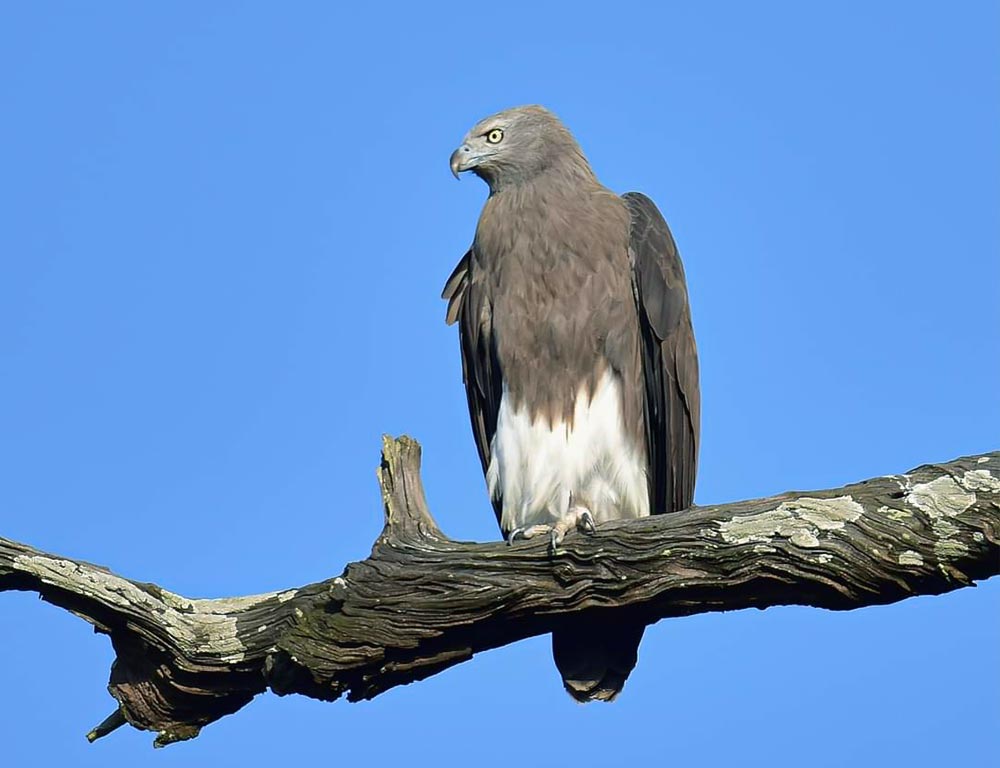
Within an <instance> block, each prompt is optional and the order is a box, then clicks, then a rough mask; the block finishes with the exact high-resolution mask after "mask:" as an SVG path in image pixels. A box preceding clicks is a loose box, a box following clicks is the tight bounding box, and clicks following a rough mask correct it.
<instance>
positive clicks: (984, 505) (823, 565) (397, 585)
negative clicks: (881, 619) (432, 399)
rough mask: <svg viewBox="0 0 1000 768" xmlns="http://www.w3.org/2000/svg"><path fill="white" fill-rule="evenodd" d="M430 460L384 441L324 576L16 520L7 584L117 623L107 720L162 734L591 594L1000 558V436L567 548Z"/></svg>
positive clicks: (365, 691) (339, 681) (629, 526)
mask: <svg viewBox="0 0 1000 768" xmlns="http://www.w3.org/2000/svg"><path fill="white" fill-rule="evenodd" d="M419 471H420V448H419V446H418V445H417V444H416V442H414V441H413V440H411V439H409V438H405V437H404V438H400V439H390V438H386V439H385V441H384V445H383V453H382V463H381V466H380V467H379V470H378V475H379V482H380V483H381V486H382V494H383V501H384V506H385V527H384V529H383V531H382V534H381V535H380V536H379V537H378V539H377V540H376V542H375V545H374V547H373V549H372V553H371V555H370V556H369V557H368V559H366V560H363V561H361V562H357V563H351V564H349V565H348V566H347V567H346V568H345V570H344V572H343V573H342V574H341V575H340V576H338V577H336V578H333V579H330V580H328V581H324V582H320V583H318V584H312V585H309V586H305V587H300V588H296V589H289V590H286V591H283V592H274V593H269V594H264V595H256V596H250V597H237V598H223V599H214V600H195V599H189V598H185V597H181V596H180V595H176V594H173V593H171V592H168V591H166V590H165V589H162V588H161V587H158V586H156V585H153V584H146V583H143V582H139V581H132V580H130V579H126V578H123V577H121V576H117V575H115V574H114V573H112V572H110V571H109V570H107V569H105V568H102V567H100V566H96V565H91V564H89V563H85V562H79V561H76V560H70V559H68V558H63V557H59V556H56V555H51V554H48V553H45V552H40V551H37V550H35V549H32V548H31V547H29V546H26V545H24V544H18V543H16V542H12V541H8V540H6V539H2V538H0V591H4V590H29V591H34V592H37V593H38V594H39V595H41V597H42V598H43V599H45V600H47V601H48V602H50V603H52V604H54V605H57V606H59V607H61V608H65V609H66V610H68V611H71V612H73V613H74V614H76V615H77V616H80V617H81V618H83V619H85V620H86V621H89V622H90V623H91V624H93V625H94V627H95V628H96V629H97V630H98V631H100V632H103V633H106V634H107V635H109V636H110V638H111V643H112V645H113V646H114V649H115V652H116V654H117V658H116V660H115V662H114V664H113V666H112V668H111V679H110V682H109V684H108V690H109V691H110V693H111V695H112V696H114V698H115V699H116V700H117V701H118V708H117V709H116V710H115V711H114V712H113V713H112V714H111V716H110V717H108V718H107V720H105V721H104V722H103V723H101V724H100V725H99V726H97V727H96V728H95V729H94V730H93V731H91V733H90V734H89V738H91V739H92V740H93V739H95V738H99V737H101V736H103V735H105V734H106V733H109V732H110V731H112V730H114V729H115V728H117V727H118V726H120V725H122V724H124V723H126V722H127V723H130V724H131V725H133V726H135V727H136V728H142V729H148V730H152V731H155V732H157V734H158V735H157V737H156V741H155V743H156V744H157V745H163V744H168V743H170V742H172V741H177V740H181V739H187V738H192V737H194V736H196V735H197V734H198V732H199V730H200V729H201V728H202V727H203V726H204V725H206V724H208V723H211V722H213V721H214V720H218V719H219V718H220V717H223V716H225V715H228V714H231V713H233V712H236V711H237V710H238V709H240V708H241V707H242V706H244V705H245V704H246V703H247V702H249V701H250V700H251V699H252V698H253V697H254V696H255V695H256V694H258V693H262V692H264V691H266V690H268V689H270V690H271V691H273V692H275V693H278V694H282V695H283V694H289V693H299V694H303V695H306V696H311V697H314V698H318V699H325V700H333V699H337V698H339V697H340V696H344V695H346V697H347V698H348V699H349V700H351V701H357V700H361V699H369V698H372V697H373V696H376V695H378V694H379V693H381V692H382V691H385V690H387V689H389V688H392V687H393V686H396V685H402V684H405V683H410V682H413V681H415V680H420V679H423V678H425V677H428V676H430V675H433V674H435V673H437V672H440V671H441V670H443V669H445V668H447V667H449V666H452V665H453V664H458V663H460V662H462V661H466V660H468V659H470V658H471V657H472V656H473V654H475V653H476V652H478V651H482V650H486V649H489V648H495V647H497V646H501V645H505V644H507V643H512V642H515V641H517V640H520V639H523V638H526V637H530V636H532V635H537V634H542V633H546V632H551V631H552V630H553V629H554V628H556V627H558V626H559V625H560V622H562V621H565V620H566V619H567V617H569V616H571V615H576V614H579V613H581V612H590V613H592V614H593V615H595V616H597V615H601V616H603V617H604V620H606V621H608V622H616V621H622V620H629V621H632V620H635V619H638V620H641V621H643V622H647V623H652V622H655V621H657V620H659V619H663V618H669V617H673V616H685V615H689V614H694V613H702V612H708V611H724V610H734V609H739V608H751V607H755V608H767V607H769V606H775V605H808V606H815V607H818V608H828V609H834V610H846V609H851V608H859V607H862V606H869V605H878V604H885V603H891V602H895V601H897V600H902V599H904V598H907V597H910V596H913V595H928V594H939V593H942V592H948V591H950V590H953V589H957V588H959V587H965V586H969V585H972V584H973V583H974V582H975V581H978V580H983V579H986V578H989V577H990V576H994V575H996V574H998V573H1000V452H995V453H990V454H986V455H983V456H971V457H966V458H961V459H956V460H955V461H951V462H948V463H945V464H936V465H933V464H932V465H927V466H922V467H919V468H917V469H914V470H912V471H910V472H907V473H905V474H901V475H890V476H886V477H879V478H875V479H872V480H867V481H864V482H861V483H856V484H854V485H848V486H845V487H843V488H837V489H833V490H824V491H815V492H809V493H785V494H782V495H779V496H773V497H770V498H765V499H757V500H753V501H741V502H735V503H731V504H722V505H717V506H710V507H695V508H692V509H689V510H685V511H684V512H679V513H675V514H671V515H662V516H656V517H652V518H647V519H644V520H638V521H632V522H620V523H613V524H607V525H603V526H601V527H600V528H599V529H598V531H597V533H596V534H595V535H593V536H586V535H583V534H578V533H574V534H570V535H569V536H568V537H567V539H566V541H565V542H564V543H563V546H561V547H560V549H559V551H558V552H556V553H555V554H550V553H549V552H548V550H547V542H543V541H537V540H536V541H530V542H519V543H517V544H516V545H515V546H513V547H508V546H506V545H505V544H503V543H492V544H471V543H465V542H457V541H452V540H450V539H448V538H447V537H446V536H445V535H444V534H443V533H442V532H441V531H440V530H439V529H438V527H437V525H436V524H435V522H434V520H433V519H432V517H431V515H430V512H429V511H428V508H427V502H426V500H425V498H424V492H423V488H422V485H421V482H420V474H419ZM645 662H646V663H647V664H648V663H650V660H649V659H646V660H645ZM653 663H655V661H654V662H653ZM639 673H640V674H641V671H640V672H639Z"/></svg>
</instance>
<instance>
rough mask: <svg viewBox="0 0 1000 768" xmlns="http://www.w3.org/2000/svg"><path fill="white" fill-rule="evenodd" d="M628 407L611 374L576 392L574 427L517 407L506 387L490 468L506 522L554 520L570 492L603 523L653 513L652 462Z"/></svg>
mask: <svg viewBox="0 0 1000 768" xmlns="http://www.w3.org/2000/svg"><path fill="white" fill-rule="evenodd" d="M621 412H622V408H621V388H620V386H619V383H618V379H617V377H616V376H615V375H614V374H612V373H610V372H607V373H605V374H604V376H603V377H602V378H601V380H600V381H599V382H598V385H597V389H596V390H595V392H594V397H593V398H592V399H590V400H589V401H588V398H587V396H586V394H585V393H583V392H581V393H579V394H578V395H577V399H576V408H575V412H574V415H573V423H572V426H570V425H568V424H567V423H565V422H563V421H557V422H556V423H555V424H553V425H552V426H551V427H550V426H549V424H548V422H547V421H545V420H541V419H540V420H534V421H533V420H532V419H531V417H530V415H529V413H528V410H527V408H525V407H522V408H513V407H512V406H511V402H510V397H509V396H508V394H507V390H506V387H505V388H504V392H503V396H502V398H501V400H500V413H499V415H498V418H497V431H496V434H495V435H494V437H493V442H492V443H491V444H490V454H491V458H490V465H489V468H488V469H487V473H486V482H487V484H488V486H489V490H490V495H491V496H492V497H493V498H494V499H496V498H498V497H500V498H502V499H503V514H502V516H501V521H500V525H501V528H502V529H503V530H504V531H505V532H508V531H510V530H511V529H513V528H517V527H522V526H528V525H535V524H536V523H552V522H555V521H556V520H558V519H559V518H561V517H562V516H564V515H565V514H566V512H567V511H568V509H569V504H570V499H571V498H572V501H573V504H574V505H582V506H585V507H586V508H587V509H589V510H590V512H591V514H592V515H593V516H594V520H595V521H597V522H598V523H600V522H602V521H606V520H616V519H622V518H635V517H645V516H646V515H648V514H649V490H648V486H647V483H646V462H645V459H644V456H643V452H642V449H641V448H640V447H638V446H635V445H633V444H632V442H633V441H631V440H630V439H629V438H628V436H627V435H626V434H625V431H624V429H623V423H622V413H621Z"/></svg>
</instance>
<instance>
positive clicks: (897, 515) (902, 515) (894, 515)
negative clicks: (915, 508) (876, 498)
mask: <svg viewBox="0 0 1000 768" xmlns="http://www.w3.org/2000/svg"><path fill="white" fill-rule="evenodd" d="M878 513H879V514H880V515H882V516H884V517H888V518H889V519H890V520H892V521H894V522H898V521H900V520H905V519H906V518H908V517H913V513H912V512H908V511H907V510H905V509H893V508H892V507H887V506H885V505H882V506H881V507H879V508H878Z"/></svg>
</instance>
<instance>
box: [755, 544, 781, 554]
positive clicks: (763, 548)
mask: <svg viewBox="0 0 1000 768" xmlns="http://www.w3.org/2000/svg"><path fill="white" fill-rule="evenodd" d="M753 551H754V552H756V553H757V554H759V555H766V554H769V553H771V552H777V551H778V550H777V549H775V548H774V547H772V546H770V545H768V544H754V545H753Z"/></svg>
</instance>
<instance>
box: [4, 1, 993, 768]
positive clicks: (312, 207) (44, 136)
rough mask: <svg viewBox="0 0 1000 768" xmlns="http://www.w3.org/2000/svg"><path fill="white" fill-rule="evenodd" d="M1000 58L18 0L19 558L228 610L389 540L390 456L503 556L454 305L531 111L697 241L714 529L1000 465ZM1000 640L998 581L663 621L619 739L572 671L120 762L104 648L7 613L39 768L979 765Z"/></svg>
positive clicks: (897, 48) (389, 701)
mask: <svg viewBox="0 0 1000 768" xmlns="http://www.w3.org/2000/svg"><path fill="white" fill-rule="evenodd" d="M154 5H155V7H154ZM359 5H360V4H359ZM168 6H169V7H168ZM998 29H1000V7H998V5H997V4H996V3H994V2H962V3H952V4H950V5H948V6H947V7H946V6H945V5H944V4H941V3H922V2H882V3H862V2H851V3H840V2H838V3H832V2H831V3H799V2H784V3H776V2H768V3H739V2H729V3H724V2H719V3H679V2H662V3H657V4H655V5H654V4H652V3H649V4H641V3H636V4H620V3H612V4H606V7H605V10H602V11H598V10H597V9H596V7H595V8H593V9H590V8H588V7H587V6H585V5H581V4H579V3H572V4H566V5H565V7H563V8H561V9H557V6H556V5H555V4H552V5H549V4H545V3H540V2H532V3H528V4H523V5H522V4H520V3H516V2H492V3H491V2H466V3H462V4H455V5H452V6H450V7H444V6H443V5H442V6H435V7H434V8H430V7H423V6H422V5H421V4H407V5H406V6H399V7H394V6H393V7H390V6H386V7H382V8H377V7H374V6H372V7H371V8H369V9H366V10H359V9H358V8H349V7H347V6H343V7H335V4H333V3H295V4H284V5H280V7H279V4H274V3H271V4H263V3H221V2H220V3H212V4H208V3H197V4H196V3H187V4H167V5H164V4H150V3H142V4H136V3H112V2H105V3H88V4H84V3H65V4H61V3H6V4H4V6H3V9H2V10H0V105H2V119H0V174H2V176H0V211H2V214H0V215H2V219H3V224H2V226H0V424H2V429H0V535H3V536H6V537H10V538H14V539H18V540H22V541H25V542H28V543H31V544H33V545H35V546H37V547H41V548H43V549H47V550H51V551H55V552H59V553H63V554H66V555H70V556H74V557H79V558H84V559H88V560H91V561H94V562H98V563H102V564H105V565H107V566H109V567H111V568H113V569H115V570H116V571H118V572H120V573H122V574H125V575H128V576H131V577H134V578H137V579H141V580H146V581H155V582H158V583H160V584H162V585H164V586H165V587H167V588H169V589H172V590H174V591H178V592H181V593H183V594H186V595H190V596H221V595H231V594H244V593H254V592H261V591H265V590H270V589H275V588H280V587H288V586H294V585H299V584H303V583H307V582H311V581H314V580H319V579H322V578H325V577H329V576H332V575H336V574H338V573H339V572H340V571H341V569H342V567H343V565H344V564H345V563H346V562H348V561H350V560H354V559H359V558H362V557H364V556H365V555H366V554H367V552H368V551H369V549H370V546H371V543H372V541H373V539H374V538H375V536H376V534H377V533H378V531H379V528H380V525H381V518H380V515H381V512H380V507H379V496H378V492H377V488H376V485H375V480H374V472H373V470H374V467H375V465H376V463H377V461H378V450H379V438H380V435H381V434H382V433H383V432H389V433H408V434H411V435H413V436H414V437H416V438H418V439H419V440H420V441H421V442H422V443H423V445H424V448H425V481H426V485H427V491H428V496H429V499H430V503H431V507H432V509H433V511H434V513H435V515H436V517H437V519H438V521H439V522H440V524H441V526H442V527H443V529H444V530H445V531H447V532H448V533H449V534H451V535H452V536H454V537H456V538H463V539H479V540H487V539H493V538H496V537H497V536H498V532H497V529H496V525H495V521H494V518H493V515H492V513H491V511H490V508H489V506H488V504H487V500H486V494H485V491H484V486H483V481H482V478H481V476H480V470H479V466H478V461H477V459H476V456H475V449H474V447H473V442H472V438H471V435H470V431H469V426H468V421H467V418H468V417H467V413H466V407H465V402H464V395H463V391H462V386H461V373H460V366H459V355H458V343H457V340H456V334H455V331H454V329H453V328H447V327H445V325H444V322H443V317H444V305H443V303H442V302H441V301H440V300H439V298H438V296H439V293H440V289H441V287H442V284H443V282H444V280H445V278H446V277H447V276H448V274H449V272H450V271H451V269H452V267H453V265H454V264H455V262H456V261H457V259H458V258H459V257H460V256H461V255H462V253H463V252H464V249H465V248H466V247H467V245H468V243H469V241H470V238H471V236H472V233H473V228H474V225H475V220H476V216H477V214H478V211H479V207H480V205H481V204H482V201H483V199H484V197H485V187H484V186H483V185H482V184H481V183H480V182H478V181H477V180H475V179H471V178H470V179H468V180H463V181H462V183H457V182H455V180H454V179H452V177H451V175H450V174H449V172H448V163H447V161H448V155H449V153H450V152H451V150H452V149H453V148H454V146H455V145H456V143H457V142H458V140H459V139H460V138H461V136H462V135H463V134H464V132H465V131H466V130H467V129H468V128H469V127H470V126H471V125H472V123H474V122H475V121H476V120H478V119H479V118H481V117H483V116H484V115H486V114H489V113H491V112H493V111H495V110H497V109H501V108H503V107H507V106H512V105H514V104H521V103H530V102H539V103H543V104H546V105H548V106H549V107H550V108H552V109H553V110H554V111H556V112H557V113H558V114H560V115H561V116H562V117H563V118H564V119H565V121H566V122H567V123H568V124H569V125H570V127H571V128H572V129H573V131H574V132H575V133H576V135H577V137H578V138H579V140H580V142H581V143H582V145H583V147H584V149H585V151H586V152H587V154H588V155H589V157H590V159H591V161H592V163H593V165H594V167H595V169H596V171H597V172H598V174H599V176H600V177H601V178H602V179H603V180H604V182H605V183H606V184H607V185H609V186H610V187H612V188H613V189H616V190H619V191H626V190H629V189H637V190H642V191H644V192H646V193H647V194H649V195H650V196H651V197H653V198H654V199H655V200H656V201H657V202H658V203H659V205H660V207H661V208H662V210H663V211H664V212H665V214H666V216H667V219H668V220H669V222H670V223H671V226H672V227H673V230H674V233H675V235H676V237H677V240H678V242H679V244H680V248H681V252H682V255H683V257H684V259H685V263H686V266H687V275H688V280H689V284H690V293H691V300H692V305H693V312H694V320H695V328H696V333H697V336H698V342H699V347H700V353H701V366H702V388H703V403H704V406H703V408H704V432H703V441H702V453H701V472H700V477H699V482H698V489H697V501H698V502H699V503H701V504H708V503H713V502H723V501H731V500H736V499H742V498H749V497H754V496H759V495H765V494H770V493H775V492H779V491H783V490H787V489H791V488H799V489H808V488H823V487H830V486H836V485H840V484H842V483H845V482H849V481H853V480H858V479H862V478H865V477H869V476H873V475H879V474H886V473H891V472H898V471H903V470H906V469H909V468H911V467H913V466H915V465H917V464H920V463H924V462H929V461H941V460H947V459H950V458H953V457H955V456H958V455H963V454H969V453H974V452H979V451H985V450H990V449H996V448H997V447H998V443H1000V439H998V438H1000V403H998V397H997V394H998V383H997V382H998V381H1000V354H998V343H1000V301H998V298H1000V138H998V137H1000V98H998V94H1000V44H998V42H997V39H998V38H997V30H998ZM998 648H1000V583H997V582H993V583H987V584H985V585H983V586H981V587H980V588H978V589H974V590H973V589H970V590H963V591H961V592H959V593H955V594H951V595H946V596H943V597H936V598H918V599H914V600H910V601H907V602H906V603H904V604H900V605H896V606H891V607H882V608H875V609H868V610H861V611H856V612H852V613H840V614H837V613H831V612H822V611H817V610H810V609H800V608H787V609H773V610H768V611H765V612H757V611H755V612H742V613H734V614H728V615H705V616H698V617H693V618H689V619H683V620H675V621H668V622H662V623H660V624H658V625H656V626H654V627H652V628H651V629H650V630H649V631H648V632H647V637H646V640H645V642H644V644H643V646H642V650H641V659H640V664H639V667H638V669H637V670H636V672H635V673H634V675H633V676H632V679H631V681H630V682H629V684H628V687H627V689H626V691H625V694H624V695H623V696H622V698H621V699H620V700H619V701H618V702H617V703H615V704H614V705H611V706H599V705H591V706H588V707H582V706H579V705H576V704H574V703H573V702H572V701H571V700H570V699H569V697H567V696H566V695H565V694H564V693H563V691H562V689H561V686H560V684H559V680H558V676H557V675H556V672H555V670H554V668H553V666H552V664H551V660H550V657H549V647H548V639H547V638H536V639H534V640H530V641H526V642H523V643H519V644H517V645H515V646H511V647H507V648H503V649H499V650H496V651H493V652H490V653H486V654H483V655H481V656H479V657H477V658H476V659H474V660H473V661H472V662H470V663H466V664H463V665H460V666H458V667H456V668H453V669H451V670H449V671H447V672H446V673H444V674H441V675H438V676H436V677H434V678H432V679H430V680H427V681H424V682H421V683H419V684H416V685H412V686H408V687H404V688H400V689H396V690H393V691H391V692H390V693H388V694H386V695H384V696H381V697H379V698H378V699H376V700H375V701H372V702H367V703H363V704H357V705H349V704H346V703H344V702H337V703H334V704H324V703H319V702H315V701H310V700H307V699H303V698H297V697H290V698H284V699H279V698H277V697H274V696H262V697H259V698H258V699H257V700H256V701H254V702H253V703H252V704H251V705H250V706H248V707H247V708H246V709H245V710H244V711H243V712H241V713H240V714H238V715H236V716H234V717H230V718H227V719H225V720H223V721H221V722H219V723H216V724H215V725H212V726H210V727H209V728H207V729H206V730H205V732H204V733H203V734H202V736H201V737H200V738H198V739H197V740H195V741H194V742H191V743H186V744H180V745H176V746H173V747H171V748H170V749H168V750H165V751H164V752H158V753H154V752H153V751H152V750H151V749H150V747H149V744H150V741H151V738H152V737H151V735H150V734H146V733H140V732H137V731H131V730H123V731H119V732H118V733H117V734H115V735H114V736H113V737H111V738H109V739H106V740H105V741H103V742H100V743H98V744H96V745H93V746H90V745H88V744H87V743H86V742H85V741H84V739H83V734H84V733H85V732H86V731H87V730H88V729H89V728H90V727H91V726H93V725H95V724H96V723H97V722H99V721H100V720H101V719H102V718H103V717H104V716H105V715H107V714H108V713H109V712H110V711H111V709H112V708H113V702H112V700H111V699H110V698H109V697H108V695H107V694H106V692H105V690H104V686H105V684H106V681H107V675H108V666H109V664H110V662H111V660H112V652H111V649H110V646H109V643H108V642H107V640H106V639H105V638H104V637H101V636H95V635H94V634H93V633H92V632H91V629H90V627H89V626H88V625H86V624H84V623H83V622H81V621H79V620H78V619H76V618H75V617H73V616H70V615H69V614H66V613H64V612H61V611H59V610H57V609H55V608H53V607H51V606H48V605H46V604H44V603H41V602H39V601H38V600H37V599H36V598H35V597H33V596H32V595H27V594H3V595H0V737H2V744H3V751H4V756H5V763H6V764H7V765H11V766H26V765H73V766H89V765H93V766H108V765H131V766H145V765H156V766H175V765H176V766H202V765H205V766H208V765H212V766H218V765H230V764H237V762H241V763H243V764H248V765H253V764H257V763H263V762H264V761H281V762H284V763H294V762H299V761H306V760H311V761H316V764H325V763H326V762H329V761H331V760H332V761H334V762H335V763H337V764H339V765H361V764H366V765H379V764H383V763H385V764H406V765H411V766H423V765H435V766H437V765H469V764H475V765H481V766H508V765H510V764H511V763H512V762H513V763H515V764H517V765H522V766H534V765H544V766H547V767H548V768H551V767H552V766H558V765H574V766H590V765H595V766H602V767H603V768H606V767H607V766H610V765H619V764H625V763H626V761H631V760H640V759H642V760H654V761H656V764H662V765H678V766H689V765H733V764H738V765H746V766H756V765H766V766H770V767H772V768H773V767H774V766H798V765H803V764H808V765H812V766H848V765H852V766H867V765H883V766H886V765H908V766H930V765H940V764H946V765H973V764H980V765H981V764H985V763H986V762H988V760H989V759H990V757H989V756H990V755H992V756H995V755H996V749H997V746H998V742H997V728H998V725H1000V694H998V690H1000V687H998V684H1000V653H998V651H997V649H998Z"/></svg>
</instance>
